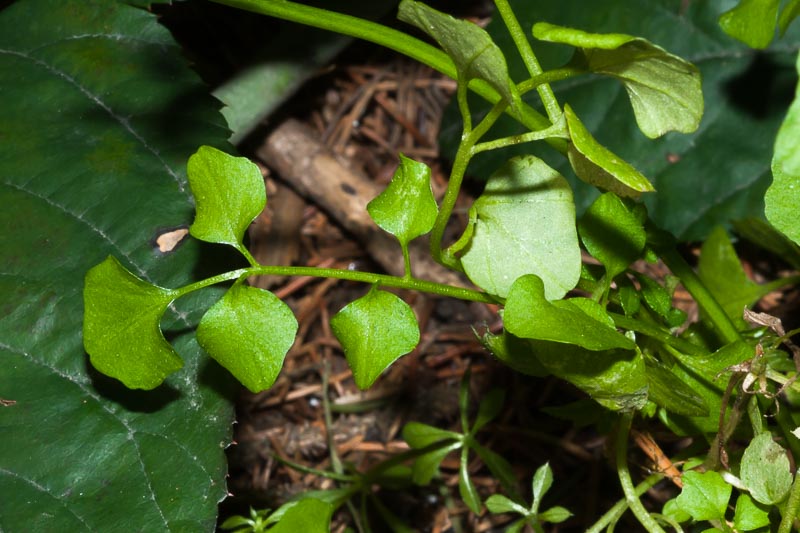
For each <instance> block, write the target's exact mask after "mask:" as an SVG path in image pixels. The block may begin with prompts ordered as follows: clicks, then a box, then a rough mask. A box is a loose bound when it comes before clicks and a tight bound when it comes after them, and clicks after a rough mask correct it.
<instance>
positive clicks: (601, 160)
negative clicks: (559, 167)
mask: <svg viewBox="0 0 800 533" xmlns="http://www.w3.org/2000/svg"><path fill="white" fill-rule="evenodd" d="M564 116H565V117H566V119H567V126H568V128H569V136H570V139H571V141H572V142H570V143H569V149H568V150H569V151H568V152H567V155H568V156H569V162H570V164H571V165H572V169H573V170H574V171H575V175H577V176H578V177H579V178H580V179H582V180H583V181H585V182H586V183H589V184H591V185H594V186H595V187H599V188H601V189H606V190H608V191H611V192H615V193H617V194H618V195H619V196H625V197H627V198H638V197H639V196H640V195H641V194H642V193H643V192H652V191H654V190H655V189H653V186H652V185H651V184H650V182H649V181H648V180H647V178H645V177H644V176H643V175H642V174H641V173H639V171H638V170H636V169H635V168H633V167H632V166H631V165H630V164H629V163H628V162H626V161H625V160H624V159H622V158H621V157H619V156H617V155H615V154H613V153H612V152H611V151H610V150H609V149H608V148H606V147H605V146H603V145H601V144H600V143H598V142H597V141H596V140H595V138H594V137H593V136H592V134H591V133H589V130H587V129H586V126H584V125H583V123H582V122H581V120H580V119H579V118H578V116H577V115H576V114H575V112H574V111H572V108H571V107H570V106H569V105H568V104H567V105H565V106H564Z"/></svg>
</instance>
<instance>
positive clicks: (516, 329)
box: [503, 274, 635, 366]
mask: <svg viewBox="0 0 800 533" xmlns="http://www.w3.org/2000/svg"><path fill="white" fill-rule="evenodd" d="M580 300H584V303H582V304H577V303H576V302H577V301H580ZM586 302H591V300H586V299H579V298H573V299H570V300H558V301H555V302H548V301H547V299H546V298H545V294H544V284H543V283H542V280H541V279H539V278H538V277H537V276H535V275H533V274H529V275H527V276H522V277H521V278H519V279H517V281H515V282H514V285H513V286H512V287H511V290H510V291H509V294H508V298H507V299H506V307H505V313H504V315H503V321H504V323H505V327H506V329H507V330H508V331H510V332H511V333H512V334H513V335H516V336H517V337H521V338H523V339H537V340H545V341H553V342H558V343H565V344H574V345H576V346H581V347H583V348H586V349H588V350H608V349H611V348H624V349H627V350H632V349H633V348H634V346H635V343H634V342H633V341H632V340H630V339H629V338H627V337H625V335H622V334H621V333H618V332H617V331H616V329H614V325H613V322H611V323H610V324H609V322H610V319H608V317H607V315H605V312H604V311H603V310H602V308H600V306H599V305H598V304H596V303H594V302H591V303H586ZM592 304H594V306H592ZM584 305H586V306H587V307H585V308H584V307H583V306H584ZM595 307H596V308H595ZM585 309H590V312H591V313H592V314H591V315H590V314H587V313H586V312H585ZM603 317H605V318H603ZM598 318H599V320H598ZM537 356H538V352H537ZM540 362H542V363H543V364H544V365H545V366H547V364H546V363H544V362H543V361H541V359H540Z"/></svg>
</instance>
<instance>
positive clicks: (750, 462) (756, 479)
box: [741, 432, 792, 505]
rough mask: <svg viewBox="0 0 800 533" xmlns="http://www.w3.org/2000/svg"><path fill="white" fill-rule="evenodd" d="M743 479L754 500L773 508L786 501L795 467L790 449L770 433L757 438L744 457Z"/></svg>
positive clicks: (748, 446) (748, 447)
mask: <svg viewBox="0 0 800 533" xmlns="http://www.w3.org/2000/svg"><path fill="white" fill-rule="evenodd" d="M741 478H742V482H743V483H744V484H745V486H746V487H747V489H748V490H749V491H750V494H751V495H752V496H753V499H754V500H756V501H757V502H758V503H762V504H765V505H773V504H776V503H779V502H781V501H783V500H784V499H785V498H786V496H787V495H788V494H789V489H790V488H791V486H792V468H791V466H790V465H789V457H788V456H787V455H786V450H784V449H783V447H782V446H781V445H780V444H778V443H777V442H775V441H774V440H772V434H771V433H769V432H765V433H761V434H760V435H757V436H756V437H755V438H753V440H751V441H750V444H748V445H747V449H745V451H744V455H743V456H742V465H741Z"/></svg>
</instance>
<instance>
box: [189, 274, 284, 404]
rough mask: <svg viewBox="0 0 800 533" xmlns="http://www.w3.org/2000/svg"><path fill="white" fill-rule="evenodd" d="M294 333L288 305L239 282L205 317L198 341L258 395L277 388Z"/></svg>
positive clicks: (272, 295) (265, 292) (199, 328)
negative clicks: (277, 380) (273, 386)
mask: <svg viewBox="0 0 800 533" xmlns="http://www.w3.org/2000/svg"><path fill="white" fill-rule="evenodd" d="M296 333H297V319H296V318H295V317H294V314H292V310H291V309H289V306H288V305H286V304H285V303H283V301H281V300H280V299H279V298H278V297H277V296H275V295H274V294H272V293H271V292H269V291H265V290H262V289H258V288H256V287H248V286H246V285H242V284H241V283H236V284H235V285H234V286H233V287H231V288H230V289H229V290H228V292H226V293H225V296H223V297H222V299H221V300H220V301H219V302H217V303H216V304H214V305H213V306H212V307H211V309H209V310H208V312H207V313H206V314H205V315H204V316H203V319H202V320H201V321H200V325H199V326H198V328H197V342H199V343H200V346H202V347H203V349H204V350H205V351H206V352H208V354H209V355H210V356H211V357H213V358H214V359H215V360H216V361H217V362H218V363H219V364H221V365H222V366H224V367H225V368H227V369H228V370H229V371H230V373H231V374H233V375H234V377H235V378H236V379H238V380H239V381H240V382H241V383H242V385H244V386H245V387H247V388H248V389H250V390H251V391H252V392H254V393H255V392H261V391H263V390H266V389H268V388H270V387H271V386H272V384H273V383H275V380H276V379H277V378H278V374H279V373H280V371H281V367H282V366H283V359H284V357H286V352H288V351H289V348H291V347H292V344H294V337H295V334H296Z"/></svg>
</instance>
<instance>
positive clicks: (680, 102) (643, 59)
mask: <svg viewBox="0 0 800 533" xmlns="http://www.w3.org/2000/svg"><path fill="white" fill-rule="evenodd" d="M533 35H534V37H536V38H537V39H539V40H543V41H548V42H553V43H563V44H569V45H572V46H575V47H577V48H578V50H577V51H576V56H575V57H574V58H573V60H572V62H573V64H576V65H577V66H578V67H584V68H586V69H587V70H589V71H590V72H594V73H597V74H603V75H606V76H611V77H613V78H615V79H617V80H619V81H620V82H621V83H622V85H623V86H624V87H625V90H626V91H627V93H628V98H630V101H631V105H632V106H633V112H634V115H635V116H636V122H637V123H638V124H639V128H640V129H641V130H642V132H643V133H644V134H645V135H647V136H648V137H650V138H651V139H654V138H656V137H660V136H662V135H664V134H665V133H667V132H669V131H679V132H683V133H691V132H693V131H695V130H696V129H697V127H698V126H699V125H700V119H701V118H702V116H703V92H702V90H701V87H700V72H699V71H698V70H697V67H695V66H694V65H692V64H691V63H689V62H688V61H685V60H683V59H681V58H680V57H678V56H675V55H672V54H670V53H668V52H667V51H666V50H664V49H663V48H661V47H659V46H656V45H654V44H652V43H651V42H649V41H647V40H646V39H640V38H637V37H632V36H630V35H625V34H622V33H589V32H585V31H581V30H577V29H573V28H566V27H563V26H556V25H555V24H549V23H546V22H539V23H536V24H534V26H533Z"/></svg>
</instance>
